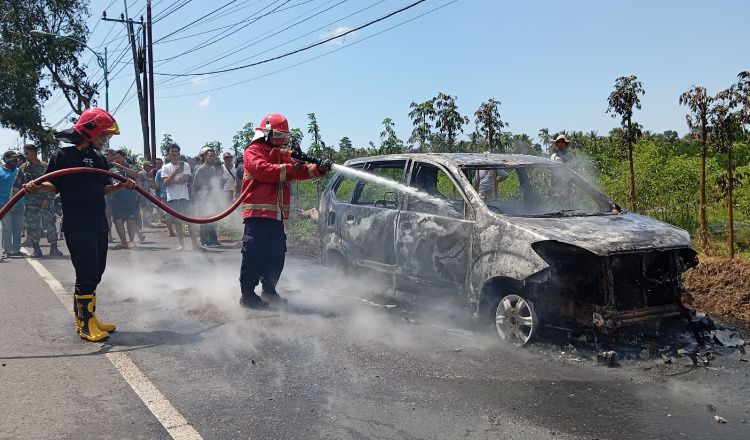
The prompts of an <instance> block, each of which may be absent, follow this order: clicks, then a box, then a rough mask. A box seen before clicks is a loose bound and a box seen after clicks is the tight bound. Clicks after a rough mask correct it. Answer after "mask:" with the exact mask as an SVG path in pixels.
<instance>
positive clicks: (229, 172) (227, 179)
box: [221, 151, 237, 206]
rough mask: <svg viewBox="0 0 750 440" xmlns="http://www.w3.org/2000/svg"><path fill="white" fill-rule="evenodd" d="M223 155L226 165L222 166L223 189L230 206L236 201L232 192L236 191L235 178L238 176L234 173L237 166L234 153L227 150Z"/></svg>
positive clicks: (227, 203)
mask: <svg viewBox="0 0 750 440" xmlns="http://www.w3.org/2000/svg"><path fill="white" fill-rule="evenodd" d="M221 156H222V159H223V160H224V166H222V167H221V180H222V189H223V190H224V193H223V194H224V199H225V203H226V205H227V206H229V205H231V204H232V202H233V201H234V197H233V194H232V193H233V192H234V180H235V178H236V177H237V176H236V175H235V174H234V172H235V168H234V164H233V163H232V160H233V158H232V153H230V152H229V151H226V152H224V154H222V155H221Z"/></svg>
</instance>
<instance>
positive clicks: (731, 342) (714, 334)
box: [708, 328, 745, 347]
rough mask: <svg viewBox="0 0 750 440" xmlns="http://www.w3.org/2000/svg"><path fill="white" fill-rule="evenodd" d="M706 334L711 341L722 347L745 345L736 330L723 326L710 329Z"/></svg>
mask: <svg viewBox="0 0 750 440" xmlns="http://www.w3.org/2000/svg"><path fill="white" fill-rule="evenodd" d="M708 334H709V337H710V338H711V340H712V341H715V342H716V343H718V344H721V345H723V346H724V347H742V346H743V345H745V341H744V340H743V339H742V338H741V337H740V333H739V332H738V331H736V330H731V329H728V328H723V329H717V330H711V331H710V332H708Z"/></svg>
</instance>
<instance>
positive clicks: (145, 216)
mask: <svg viewBox="0 0 750 440" xmlns="http://www.w3.org/2000/svg"><path fill="white" fill-rule="evenodd" d="M136 184H137V185H138V186H140V187H141V188H143V189H145V190H146V191H147V192H148V193H150V194H151V193H152V192H153V191H152V189H153V188H155V187H156V183H155V182H154V164H152V163H151V162H149V161H145V162H143V169H142V170H141V171H139V172H138V180H136ZM138 205H139V207H140V209H141V219H142V220H143V222H144V224H147V225H150V224H151V220H152V215H151V209H152V208H151V202H149V201H148V199H147V198H146V197H144V196H142V195H141V194H138ZM141 231H143V225H141Z"/></svg>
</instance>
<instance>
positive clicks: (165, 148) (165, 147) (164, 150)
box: [159, 134, 174, 162]
mask: <svg viewBox="0 0 750 440" xmlns="http://www.w3.org/2000/svg"><path fill="white" fill-rule="evenodd" d="M173 143H174V140H173V139H172V135H171V134H165V135H164V138H163V139H162V140H161V146H160V147H159V148H160V149H161V156H162V157H163V158H164V161H165V162H167V161H169V159H168V157H167V156H169V145H170V144H173Z"/></svg>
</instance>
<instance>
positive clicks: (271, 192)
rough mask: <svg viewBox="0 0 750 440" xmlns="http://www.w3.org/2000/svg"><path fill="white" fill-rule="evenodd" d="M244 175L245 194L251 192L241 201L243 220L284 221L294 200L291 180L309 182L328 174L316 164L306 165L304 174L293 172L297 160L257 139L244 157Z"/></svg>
mask: <svg viewBox="0 0 750 440" xmlns="http://www.w3.org/2000/svg"><path fill="white" fill-rule="evenodd" d="M242 159H243V163H244V166H245V174H243V176H242V191H243V192H244V191H245V189H247V187H250V188H251V189H250V192H249V193H248V194H247V196H245V198H244V199H243V200H242V218H248V217H265V218H275V219H276V220H283V219H287V218H289V205H290V201H291V198H292V184H291V181H292V180H307V179H312V178H313V177H323V176H324V175H325V173H321V172H320V170H318V166H317V165H313V164H306V165H303V167H302V170H301V171H297V172H295V171H294V170H293V169H292V166H293V164H294V161H293V160H292V158H291V157H289V156H287V155H285V154H283V153H282V152H281V151H280V150H279V149H278V148H274V147H272V146H271V145H269V144H267V143H266V142H264V140H263V139H259V140H256V141H254V142H252V143H251V144H250V145H248V147H247V148H245V154H244V155H243V157H242Z"/></svg>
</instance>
